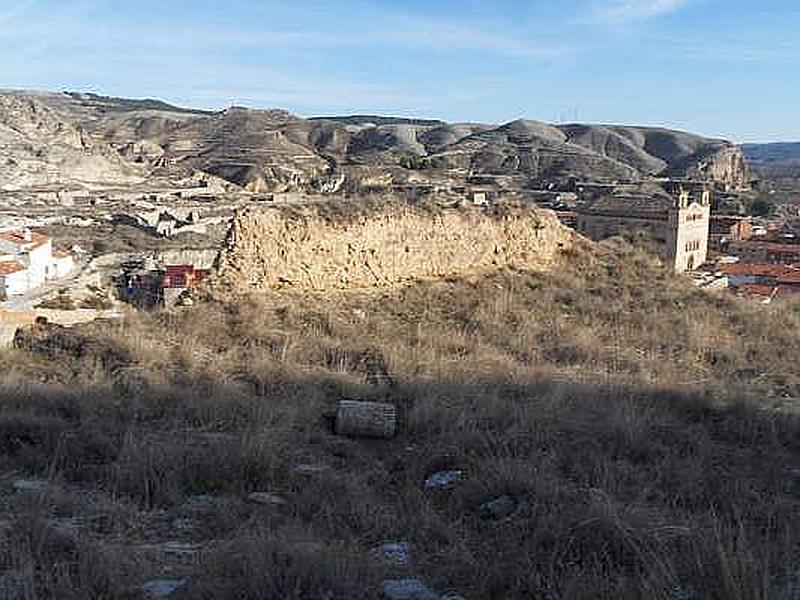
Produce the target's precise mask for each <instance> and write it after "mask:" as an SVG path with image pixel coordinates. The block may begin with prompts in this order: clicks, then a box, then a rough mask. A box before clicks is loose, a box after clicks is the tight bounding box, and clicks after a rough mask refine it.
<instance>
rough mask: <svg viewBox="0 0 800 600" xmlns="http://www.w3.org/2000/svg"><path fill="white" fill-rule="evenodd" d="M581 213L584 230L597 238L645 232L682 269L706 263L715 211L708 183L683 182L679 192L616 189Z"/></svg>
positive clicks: (588, 205) (580, 226)
mask: <svg viewBox="0 0 800 600" xmlns="http://www.w3.org/2000/svg"><path fill="white" fill-rule="evenodd" d="M576 212H577V229H578V231H579V232H580V233H582V234H583V235H585V236H587V237H589V238H591V239H594V240H601V239H604V238H607V237H611V236H614V235H619V234H621V233H624V232H636V231H643V232H645V233H648V234H650V235H651V236H652V237H653V238H654V239H655V240H656V241H657V242H658V243H659V245H660V247H661V254H662V256H663V258H664V260H666V261H667V262H668V263H669V264H671V265H672V266H673V267H674V269H675V271H677V272H684V271H692V270H694V269H696V268H698V267H699V266H700V265H702V264H703V263H705V262H706V258H707V255H708V232H709V222H710V216H711V192H710V190H709V189H708V188H707V187H701V186H692V187H689V188H688V189H687V187H683V186H679V187H677V188H676V190H675V193H674V194H668V193H666V192H663V191H662V192H661V193H656V194H651V193H647V194H635V193H618V194H610V195H605V196H602V197H600V198H598V199H597V200H595V201H593V202H590V203H588V204H586V205H584V206H582V207H580V208H578V210H577V211H576Z"/></svg>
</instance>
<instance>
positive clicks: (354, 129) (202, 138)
mask: <svg viewBox="0 0 800 600" xmlns="http://www.w3.org/2000/svg"><path fill="white" fill-rule="evenodd" d="M0 99H2V104H0V108H2V109H1V110H0V143H3V144H4V145H3V148H4V150H5V152H6V156H7V159H6V164H5V165H3V168H2V169H1V170H0V186H2V187H5V188H8V189H16V188H24V187H31V186H36V185H43V184H51V183H70V182H72V183H75V184H76V185H85V184H88V183H105V184H111V183H118V184H128V183H130V182H132V181H135V180H137V178H138V179H139V180H141V179H142V178H144V179H147V178H149V177H154V176H163V175H164V174H165V173H166V174H169V173H170V172H172V171H180V170H182V171H181V174H182V175H183V176H186V175H191V174H192V173H195V172H201V173H209V174H212V175H215V176H219V177H221V178H224V179H225V180H227V181H229V182H231V183H233V184H235V185H237V186H240V187H241V188H245V189H248V190H250V191H254V192H270V191H286V190H297V191H311V190H316V191H325V192H335V191H338V190H339V189H342V184H343V183H344V182H346V185H345V189H350V190H358V189H360V188H362V187H364V186H366V185H371V184H370V183H369V182H374V181H375V180H376V177H377V178H379V179H380V178H383V179H382V181H384V182H385V183H386V184H387V185H391V184H405V183H408V182H410V181H428V182H434V183H436V182H452V181H464V180H465V179H466V178H468V177H469V176H475V175H478V176H480V175H491V176H508V177H511V178H513V179H514V182H515V183H514V185H517V186H520V187H521V186H525V185H529V184H531V183H532V182H542V181H554V180H566V179H569V178H577V179H581V180H590V181H598V180H600V181H602V180H607V181H611V180H629V179H639V178H643V177H648V176H652V175H659V176H662V175H663V176H673V177H694V178H706V179H713V180H715V181H718V182H721V183H724V184H726V185H728V186H729V187H733V188H740V187H743V186H746V185H747V183H748V179H749V178H748V175H747V169H746V166H745V163H744V158H743V154H742V152H741V150H740V149H739V148H738V147H736V146H734V145H732V144H731V143H729V142H726V141H723V140H717V139H709V138H705V137H701V136H696V135H692V134H689V133H684V132H679V131H671V130H666V129H653V128H643V127H627V126H605V125H603V126H599V125H559V126H553V125H548V124H546V123H541V122H537V121H530V120H519V121H514V122H511V123H507V124H503V125H491V124H479V123H454V124H450V123H444V122H441V121H435V120H425V119H396V118H392V117H375V116H365V117H359V116H352V117H331V118H315V119H303V118H300V117H297V116H294V115H291V114H289V113H287V112H285V111H281V110H252V109H246V108H238V107H233V108H230V109H228V110H224V111H220V112H208V111H197V110H191V109H184V108H179V107H175V106H171V105H169V104H166V103H164V102H161V101H158V100H126V99H119V98H107V97H103V96H97V95H94V94H78V93H62V94H57V93H45V92H14V91H6V92H0ZM3 107H4V108H3ZM20 119H22V120H23V121H24V122H28V123H32V124H33V125H32V126H27V125H24V123H23V124H22V125H21V124H20ZM70 140H72V142H73V143H70ZM78 140H79V141H78ZM170 170H172V171H170Z"/></svg>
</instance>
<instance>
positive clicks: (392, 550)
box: [374, 542, 411, 568]
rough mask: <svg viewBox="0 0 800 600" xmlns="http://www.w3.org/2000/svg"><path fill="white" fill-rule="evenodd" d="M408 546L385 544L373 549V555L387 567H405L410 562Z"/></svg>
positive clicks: (401, 543)
mask: <svg viewBox="0 0 800 600" xmlns="http://www.w3.org/2000/svg"><path fill="white" fill-rule="evenodd" d="M410 551H411V548H410V545H409V543H408V542H386V543H384V544H381V545H380V546H378V547H377V548H375V549H374V553H375V554H376V555H377V556H378V557H380V559H381V560H382V561H383V562H384V563H385V564H386V566H388V567H399V568H404V567H407V566H408V565H409V564H410V562H411V560H410Z"/></svg>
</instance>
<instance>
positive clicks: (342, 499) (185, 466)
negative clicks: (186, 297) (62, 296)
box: [0, 242, 800, 600]
mask: <svg viewBox="0 0 800 600" xmlns="http://www.w3.org/2000/svg"><path fill="white" fill-rule="evenodd" d="M798 325H800V309H798V307H796V306H793V305H784V306H782V307H775V308H765V307H761V306H751V305H748V304H745V303H742V302H740V301H738V300H735V299H731V298H727V297H714V296H709V295H707V294H705V293H703V292H699V291H697V290H695V289H694V288H692V287H691V285H690V284H688V283H687V282H685V281H683V280H682V279H680V278H675V277H673V276H671V275H668V274H667V273H665V272H663V271H662V270H660V268H659V267H658V266H657V265H655V264H654V263H653V261H652V260H651V259H650V258H649V256H648V255H647V254H646V253H644V252H642V251H640V250H637V249H635V248H632V247H630V246H627V245H625V244H622V243H621V242H614V243H611V244H609V245H607V246H605V247H604V248H603V249H602V250H600V251H591V252H588V251H585V250H579V251H577V252H576V253H575V254H574V255H573V256H571V257H569V261H568V262H566V263H565V264H564V265H563V266H562V267H561V268H559V269H558V270H557V271H556V272H554V273H551V274H548V275H540V274H533V273H521V272H502V273H497V274H493V275H488V276H481V277H474V278H467V279H462V280H454V281H449V282H440V283H420V284H418V285H414V286H410V287H407V288H404V289H398V290H392V291H386V292H375V293H370V294H363V295H340V296H336V297H327V298H326V297H308V296H299V295H298V296H297V297H293V296H292V295H291V294H290V293H289V294H282V295H275V296H272V297H265V298H260V299H257V300H256V299H251V300H243V301H241V302H238V303H236V304H217V303H214V302H207V303H203V304H200V305H198V306H195V307H193V308H191V309H187V310H182V311H180V312H161V313H154V314H142V313H136V314H132V315H131V316H130V318H128V319H127V320H126V321H125V322H123V323H120V324H116V325H112V324H107V323H104V324H95V325H93V326H90V327H86V328H85V329H84V331H83V333H84V334H85V335H86V336H87V337H89V338H91V339H93V340H95V342H96V343H94V344H90V345H88V346H87V348H88V350H87V351H85V352H84V353H83V354H81V355H76V354H75V353H74V352H73V353H72V354H70V353H58V352H57V351H55V350H53V349H52V348H50V349H47V351H46V352H44V353H42V352H39V353H33V354H32V353H25V352H21V351H17V352H11V353H7V354H5V355H3V356H2V357H0V361H2V366H3V368H4V370H5V373H6V377H5V381H4V394H3V397H2V400H1V402H2V410H0V451H2V459H0V460H1V462H0V473H5V474H6V475H5V476H4V480H5V481H10V479H11V478H13V477H21V476H27V477H33V476H39V477H44V478H48V479H50V480H51V481H52V482H53V483H54V485H53V486H52V487H51V489H50V490H49V491H47V492H43V493H38V494H35V495H34V496H33V497H31V496H30V495H27V496H26V495H21V494H19V493H17V494H11V493H4V494H2V495H0V502H2V503H4V508H5V509H6V510H5V514H7V515H10V521H11V522H10V524H9V528H8V529H7V530H2V528H0V531H2V532H0V536H2V537H1V538H0V540H2V541H4V545H3V550H2V551H0V565H2V568H3V569H6V570H9V572H10V571H13V572H15V573H17V574H18V575H19V576H20V577H22V578H23V579H24V580H25V581H26V585H27V586H28V589H29V590H30V591H31V594H32V595H31V596H30V597H32V598H76V599H77V598H126V597H130V598H139V597H141V591H140V587H139V586H140V585H141V583H142V582H143V581H144V580H146V579H147V578H149V577H154V576H156V575H161V576H165V575H170V574H171V575H172V576H181V577H187V578H188V584H187V587H186V588H185V590H184V593H183V596H182V597H186V598H209V599H211V598H237V599H240V598H244V599H249V598H253V599H255V598H259V599H261V598H370V597H378V596H379V595H380V593H379V592H380V580H381V578H383V577H385V576H387V575H391V576H400V575H402V574H404V572H403V571H400V572H395V571H391V570H389V569H387V568H385V567H383V566H381V565H379V564H376V563H375V561H374V560H372V559H371V558H370V550H371V548H372V547H374V546H375V545H376V544H379V543H380V542H382V541H386V540H408V541H409V542H410V543H411V552H412V556H411V560H412V565H413V566H412V568H411V569H409V570H408V571H407V572H405V574H406V575H408V574H413V575H414V576H417V577H420V578H422V579H424V580H425V581H426V582H428V583H429V585H430V586H431V587H433V588H434V589H437V590H439V591H440V592H442V593H444V592H446V591H449V590H453V591H456V592H458V593H460V594H462V595H463V596H464V597H466V598H553V599H565V600H566V599H579V598H625V599H627V598H631V599H634V598H648V599H650V598H655V599H664V600H667V599H669V600H677V599H679V598H697V599H701V598H702V599H705V598H717V599H720V600H721V599H739V598H740V599H743V600H744V599H750V598H757V599H779V600H780V599H786V600H789V599H791V598H796V597H797V594H799V593H800V575H798V572H797V565H798V558H800V557H799V556H798V548H800V472H798V469H800V441H799V440H800V435H799V434H800V422H798V418H797V416H796V414H797V413H796V412H793V410H792V409H793V408H794V407H795V406H796V402H797V400H796V398H797V397H798V396H800V391H798V383H800V379H799V377H800V368H798V366H797V364H796V360H795V359H796V356H798V350H800V330H799V329H798ZM92 348H114V349H116V353H117V354H116V355H118V356H120V357H124V360H116V361H113V362H111V363H109V362H108V361H105V360H104V359H103V356H97V357H94V358H93V355H92ZM372 349H377V350H378V351H379V352H380V353H381V354H382V355H383V356H384V357H385V359H386V362H387V364H388V366H389V370H390V372H391V374H392V376H393V378H394V379H395V381H396V385H395V386H394V387H392V388H389V389H376V388H373V387H370V386H368V385H366V384H365V383H364V373H363V372H362V371H361V367H360V366H359V365H360V364H361V362H360V360H359V357H361V356H363V355H364V352H365V351H368V350H369V351H371V350H372ZM343 397H348V398H370V399H374V398H381V399H385V400H389V401H392V402H395V403H397V404H398V406H399V407H400V409H401V415H402V427H401V434H400V435H399V436H398V437H397V438H396V439H394V440H391V441H385V442H380V441H367V440H352V439H343V438H337V437H335V436H333V435H332V434H331V432H330V428H329V424H328V422H327V421H326V419H325V418H324V416H325V414H326V413H327V412H329V411H330V410H331V409H332V408H333V406H334V405H335V403H336V401H338V400H339V399H341V398H343ZM300 464H322V465H325V466H326V467H327V468H326V469H325V470H323V471H321V472H319V473H315V474H307V473H302V472H298V471H297V469H296V467H297V465H300ZM442 468H458V469H462V470H463V471H464V473H465V479H464V481H462V482H461V483H460V484H459V485H458V486H456V487H455V488H454V489H452V490H450V491H447V492H435V493H434V492H429V491H425V490H424V489H423V487H422V482H423V481H424V479H425V477H426V476H427V475H429V474H430V473H431V472H433V471H435V470H437V469H442ZM253 490H271V491H276V492H278V493H280V494H281V495H283V496H284V497H285V498H286V499H287V501H288V504H287V505H285V506H280V507H273V508H268V507H262V506H257V505H253V504H249V503H247V502H246V500H245V498H246V495H247V493H249V492H250V491H253ZM505 493H510V494H513V495H514V496H515V497H517V498H519V499H521V500H523V504H522V505H521V508H520V510H519V511H518V513H517V514H515V515H514V516H513V517H511V518H510V519H508V520H502V521H491V520H485V519H482V518H481V517H480V515H479V511H478V508H479V507H480V505H481V503H483V502H485V501H486V500H488V499H491V498H493V497H496V496H499V495H502V494H505ZM200 494H212V495H213V496H214V497H215V498H216V504H215V505H214V508H213V509H211V510H209V511H207V512H203V513H202V514H201V515H200V516H198V515H197V514H195V513H193V512H191V510H190V508H189V507H190V506H191V504H192V501H193V500H192V499H193V498H194V497H196V496H197V495H200ZM187 515H191V516H192V518H193V519H194V520H195V523H194V527H193V528H192V529H191V530H189V531H188V532H187V531H182V530H177V529H176V528H175V526H174V520H175V519H176V518H183V517H185V516H187ZM68 517H73V518H78V519H79V520H81V526H80V528H79V533H78V534H77V535H74V536H70V535H64V533H63V532H61V533H59V532H58V531H56V530H57V529H58V528H56V530H54V529H53V526H52V520H53V519H54V518H68ZM48 523H50V524H48ZM177 538H181V539H183V538H187V539H189V540H190V541H193V542H197V543H202V544H204V545H203V546H202V551H200V552H199V554H197V555H196V556H193V557H192V558H191V559H187V560H185V561H184V562H181V561H178V560H177V559H175V558H174V557H166V558H165V557H164V556H151V555H150V554H148V551H144V550H141V547H142V545H143V544H145V543H152V542H153V541H154V540H165V539H168V540H174V539H177ZM167 568H169V570H168V571H167V570H166V569H167Z"/></svg>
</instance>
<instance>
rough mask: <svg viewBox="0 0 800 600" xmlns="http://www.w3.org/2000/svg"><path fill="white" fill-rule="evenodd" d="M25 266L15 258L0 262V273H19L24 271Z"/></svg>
mask: <svg viewBox="0 0 800 600" xmlns="http://www.w3.org/2000/svg"><path fill="white" fill-rule="evenodd" d="M26 268H27V267H25V265H23V264H22V263H19V262H17V261H15V260H9V261H5V262H0V275H11V274H12V273H19V272H20V271H24V270H25V269H26Z"/></svg>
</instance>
